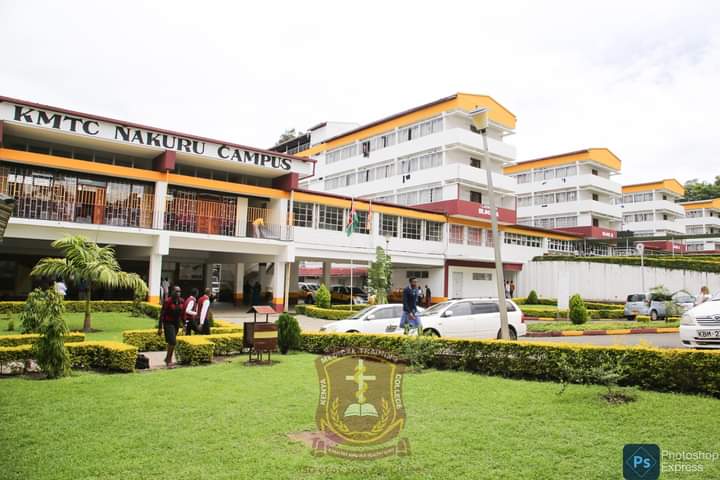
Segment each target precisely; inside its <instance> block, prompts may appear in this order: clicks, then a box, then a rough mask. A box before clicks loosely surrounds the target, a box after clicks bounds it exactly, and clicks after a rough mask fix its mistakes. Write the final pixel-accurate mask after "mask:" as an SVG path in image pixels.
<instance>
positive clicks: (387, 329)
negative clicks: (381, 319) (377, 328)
mask: <svg viewBox="0 0 720 480" xmlns="http://www.w3.org/2000/svg"><path fill="white" fill-rule="evenodd" d="M395 330H397V325H388V326H387V327H385V331H386V332H387V333H390V332H394V331H395Z"/></svg>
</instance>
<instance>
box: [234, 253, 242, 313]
mask: <svg viewBox="0 0 720 480" xmlns="http://www.w3.org/2000/svg"><path fill="white" fill-rule="evenodd" d="M244 286H245V264H244V263H237V264H235V292H234V296H233V298H234V300H235V304H236V305H239V304H241V303H243V301H245V299H244V298H243V287H244Z"/></svg>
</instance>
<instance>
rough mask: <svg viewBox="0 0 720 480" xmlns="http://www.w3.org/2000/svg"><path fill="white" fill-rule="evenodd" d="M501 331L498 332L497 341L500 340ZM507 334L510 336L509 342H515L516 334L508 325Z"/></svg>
mask: <svg viewBox="0 0 720 480" xmlns="http://www.w3.org/2000/svg"><path fill="white" fill-rule="evenodd" d="M501 333H502V329H500V330H498V334H497V339H498V340H500V336H501ZM508 334H510V340H517V332H516V331H515V328H514V327H513V326H512V325H508Z"/></svg>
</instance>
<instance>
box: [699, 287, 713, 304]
mask: <svg viewBox="0 0 720 480" xmlns="http://www.w3.org/2000/svg"><path fill="white" fill-rule="evenodd" d="M708 300H711V297H710V289H709V288H708V287H707V286H704V287H701V288H700V295H698V296H697V297H696V298H695V306H696V307H697V306H698V305H700V304H702V303H705V302H707V301H708Z"/></svg>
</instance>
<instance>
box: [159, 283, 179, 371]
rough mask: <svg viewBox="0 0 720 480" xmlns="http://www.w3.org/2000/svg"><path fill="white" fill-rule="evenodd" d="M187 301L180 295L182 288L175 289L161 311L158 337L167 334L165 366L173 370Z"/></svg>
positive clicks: (176, 287)
mask: <svg viewBox="0 0 720 480" xmlns="http://www.w3.org/2000/svg"><path fill="white" fill-rule="evenodd" d="M184 303H185V300H184V299H183V298H182V296H181V295H180V287H178V286H177V285H176V286H175V287H173V289H172V293H171V295H170V296H168V298H166V299H165V301H164V302H163V306H162V309H161V310H160V321H159V323H158V331H157V334H158V335H162V334H163V333H164V334H165V342H167V354H166V355H165V366H166V367H167V368H173V367H174V364H173V363H172V358H173V353H174V352H175V344H176V343H177V332H178V330H180V319H181V318H182V313H183V304H184Z"/></svg>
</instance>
